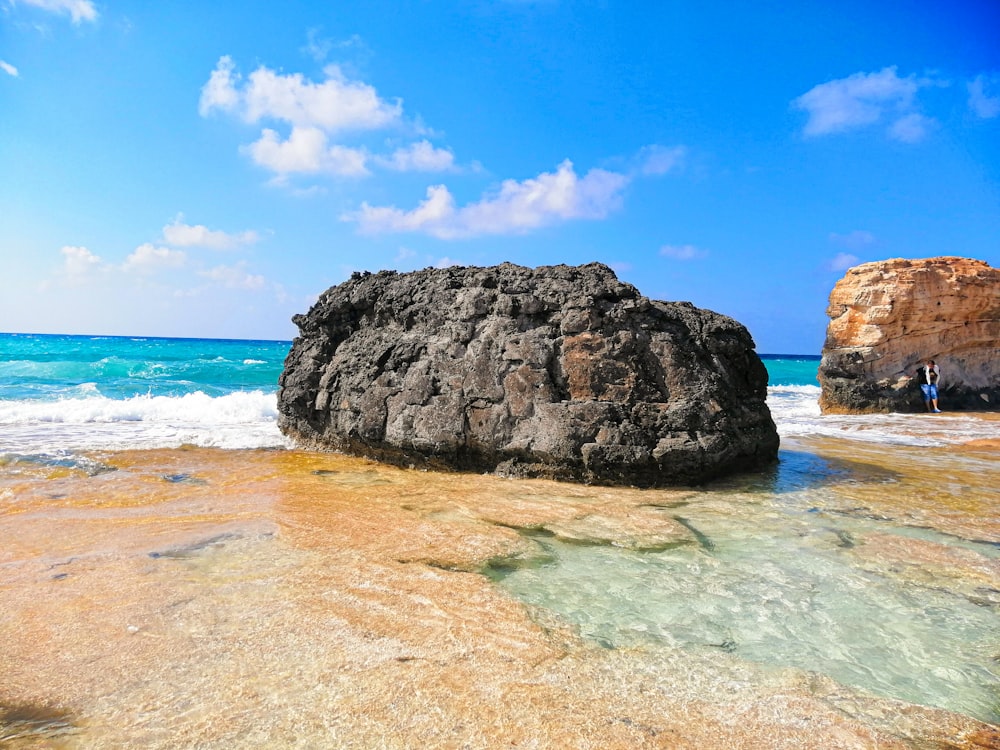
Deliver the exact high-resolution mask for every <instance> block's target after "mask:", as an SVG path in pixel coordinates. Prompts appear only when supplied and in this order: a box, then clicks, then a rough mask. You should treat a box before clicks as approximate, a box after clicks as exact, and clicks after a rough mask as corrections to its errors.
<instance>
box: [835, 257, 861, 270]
mask: <svg viewBox="0 0 1000 750" xmlns="http://www.w3.org/2000/svg"><path fill="white" fill-rule="evenodd" d="M860 260H861V259H860V258H858V256H857V255H852V254H851V253H837V255H835V256H834V257H833V259H832V260H831V261H830V263H829V264H828V266H827V267H828V268H829V269H830V270H831V271H846V270H847V269H848V268H852V267H853V266H856V265H857V264H858V261H860Z"/></svg>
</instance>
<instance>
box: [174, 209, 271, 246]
mask: <svg viewBox="0 0 1000 750" xmlns="http://www.w3.org/2000/svg"><path fill="white" fill-rule="evenodd" d="M258 239H260V237H259V235H258V234H257V233H256V232H253V231H249V230H248V231H245V232H237V233H235V234H230V233H228V232H223V231H220V230H217V229H209V228H208V227H206V226H205V225H203V224H195V225H191V224H185V223H184V216H183V215H182V214H181V215H178V216H177V218H176V219H174V222H173V223H172V224H167V225H166V226H165V227H163V241H164V242H165V243H166V244H168V245H171V246H172V247H208V248H212V249H213V250H231V249H232V248H235V247H239V246H241V245H252V244H253V243H255V242H257V240H258Z"/></svg>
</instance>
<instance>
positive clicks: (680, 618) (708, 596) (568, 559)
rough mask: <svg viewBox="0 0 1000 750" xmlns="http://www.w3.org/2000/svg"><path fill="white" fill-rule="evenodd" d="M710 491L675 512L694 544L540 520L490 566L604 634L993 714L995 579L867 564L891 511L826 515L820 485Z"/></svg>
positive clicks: (614, 644)
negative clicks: (631, 544)
mask: <svg viewBox="0 0 1000 750" xmlns="http://www.w3.org/2000/svg"><path fill="white" fill-rule="evenodd" d="M705 497H706V498H709V500H707V501H705V502H699V503H692V505H691V506H690V507H687V508H685V513H684V515H683V516H682V517H677V516H675V517H674V520H676V521H677V522H678V523H681V524H682V525H683V526H685V527H686V528H687V529H688V530H689V531H690V532H691V534H692V535H693V536H694V537H695V539H697V540H698V543H697V544H691V543H689V544H684V545H678V546H675V547H672V548H670V549H666V550H662V551H658V552H638V551H636V550H630V549H626V548H622V547H620V546H615V545H611V544H603V545H598V544H590V545H581V544H576V543H571V542H568V541H567V540H565V539H562V538H560V537H558V536H547V535H544V534H537V533H536V534H534V535H533V536H532V538H533V539H534V541H535V543H536V544H538V545H539V547H540V548H541V549H542V550H543V554H542V555H540V556H539V557H538V558H536V559H535V560H533V561H532V562H530V563H529V562H527V561H517V562H512V563H507V562H503V561H495V562H493V563H492V564H491V566H489V567H488V569H487V570H486V571H484V572H485V573H486V574H487V575H489V576H490V577H491V578H492V579H493V580H494V581H496V583H497V585H499V586H501V587H502V588H503V589H505V590H507V591H508V592H510V593H511V594H513V595H514V596H516V597H518V598H519V599H521V600H522V601H524V602H525V603H526V604H528V605H529V606H531V607H533V608H540V609H544V610H546V611H549V612H552V613H554V614H555V615H557V616H558V617H560V618H561V619H562V620H563V621H564V622H566V623H567V624H568V625H570V626H572V627H573V628H574V629H575V630H577V631H578V632H579V633H580V635H581V636H582V637H583V638H584V639H587V640H590V641H591V642H593V643H594V644H595V645H599V646H602V647H605V648H609V647H610V648H632V647H643V648H652V649H657V648H664V649H677V648H680V649H688V650H695V651H697V650H704V651H706V652H707V653H710V652H712V651H722V652H726V653H728V654H731V655H733V656H736V657H738V658H741V659H743V660H745V661H747V662H752V663H756V664H758V665H760V666H761V668H795V669H800V670H803V671H807V672H818V673H822V674H825V675H827V676H829V677H831V678H832V679H834V680H836V681H838V682H841V683H843V684H845V685H849V686H852V687H855V688H859V689H861V690H864V691H868V692H871V693H873V694H876V695H880V696H884V697H888V698H895V699H899V700H903V701H907V702H911V703H916V704H921V705H928V706H936V707H941V708H945V709H948V710H953V711H957V712H959V713H965V714H968V715H970V716H973V717H976V718H978V719H981V720H984V721H989V722H997V721H998V720H1000V711H998V705H997V685H998V684H1000V663H998V662H997V661H996V660H995V659H994V656H995V654H996V652H997V633H998V632H1000V613H998V609H997V607H995V606H992V603H991V602H992V599H991V596H992V594H991V587H989V586H983V585H982V584H979V586H978V588H972V587H973V586H974V584H971V583H969V582H967V581H957V580H956V579H954V577H949V576H950V575H952V574H947V575H945V574H941V575H937V573H936V572H935V570H934V568H933V567H927V566H920V564H919V561H917V562H915V563H914V566H913V567H912V570H913V575H914V576H917V577H907V576H908V575H909V573H908V572H907V570H908V566H905V565H904V566H903V569H901V570H897V569H894V566H892V565H886V566H884V568H883V567H880V565H872V564H871V563H870V562H868V561H866V560H865V559H864V558H863V556H859V555H858V552H859V549H856V548H859V547H860V546H861V545H862V544H863V543H864V540H865V537H866V535H868V534H873V535H874V534H885V533H886V531H887V529H886V522H883V521H872V520H871V519H864V518H850V519H844V520H845V522H847V523H845V524H840V523H831V517H830V516H829V515H827V514H825V513H809V512H808V509H809V508H811V507H823V506H824V505H825V504H826V500H827V498H825V497H823V495H822V493H819V494H816V493H802V494H799V495H797V496H796V497H795V498H794V502H789V498H784V497H774V498H771V499H770V500H765V501H762V502H760V503H758V504H747V503H746V502H745V500H746V497H747V495H746V494H745V493H735V494H733V495H732V497H731V498H730V500H729V502H728V504H727V502H726V498H725V497H723V496H721V495H720V493H718V492H717V491H710V492H706V493H705ZM935 541H937V542H939V543H942V542H946V541H947V539H946V538H945V537H937V538H936V539H935ZM970 594H972V595H971V596H970ZM977 597H978V601H977V600H976V599H977Z"/></svg>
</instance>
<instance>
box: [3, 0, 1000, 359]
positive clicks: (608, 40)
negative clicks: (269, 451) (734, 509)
mask: <svg viewBox="0 0 1000 750" xmlns="http://www.w3.org/2000/svg"><path fill="white" fill-rule="evenodd" d="M998 39H1000V3H997V2H995V1H994V0H983V1H982V2H962V1H961V0H954V1H952V2H931V1H924V0H922V1H921V2H919V3H914V2H892V1H887V2H879V3H873V2H870V0H866V1H865V2H851V1H850V0H846V1H842V2H837V3H832V2H830V3H820V2H795V3H788V2H767V1H765V0H762V1H761V2H753V3H749V2H748V3H737V2H704V3H680V2H666V1H664V2H655V3H654V2H612V1H611V0H605V1H602V2H597V1H594V2H588V1H587V0H580V1H578V2H569V1H568V0H534V1H532V0H516V1H515V0H507V1H504V0H492V1H491V2H487V1H486V0H468V1H462V0H453V1H452V2H444V1H440V2H439V1H437V0H420V1H416V0H414V1H411V2H405V1H404V2H383V1H382V0H368V1H367V2H364V3H347V2H341V3H335V2H324V3H320V2H295V1H294V0H291V1H289V2H284V3H275V2H260V1H257V0H243V1H242V2H228V1H227V0H219V1H213V2H211V3H204V2H173V3H162V2H155V1H153V2H150V0H143V1H142V2H139V1H138V0H136V1H132V0H93V1H91V0H0V258H2V260H3V268H4V272H3V273H2V274H0V330H4V331H24V332H29V331H30V332H49V333H85V334H118V335H162V336H203V337H233V338H274V339H286V338H291V337H292V336H293V335H294V334H295V328H294V326H293V325H292V324H291V322H290V320H289V319H290V317H291V316H292V315H293V314H294V313H297V312H305V311H306V310H307V309H308V307H309V305H310V304H311V303H312V301H313V300H315V298H316V296H317V295H318V294H319V293H320V292H322V291H323V290H324V289H326V288H327V287H328V286H330V285H333V284H336V283H340V282H342V281H344V280H345V279H346V278H348V277H349V276H350V274H351V273H352V272H353V271H355V270H372V271H375V270H379V269H383V268H395V269H398V270H401V271H407V270H414V269H418V268H425V267H428V266H440V265H449V264H461V265H492V264H495V263H500V262H503V261H511V262H514V263H519V264H522V265H528V266H536V265H546V264H555V263H570V264H577V263H587V262H591V261H600V262H603V263H606V264H608V265H610V266H611V267H613V268H614V269H615V270H616V272H617V273H618V275H619V277H620V278H622V279H623V280H625V281H628V282H630V283H632V284H634V285H636V286H637V287H638V288H639V289H640V291H641V292H642V293H643V294H646V295H647V296H650V297H653V298H656V299H665V300H689V301H691V302H693V303H694V304H696V305H698V306H700V307H707V308H710V309H713V310H716V311H718V312H722V313H725V314H727V315H731V316H733V317H735V318H736V319H737V320H739V321H740V322H742V323H744V324H745V325H746V326H747V327H748V328H749V329H750V331H751V333H752V334H753V336H754V339H755V340H756V342H757V347H758V351H760V352H763V353H819V350H820V348H821V346H822V342H823V337H824V334H825V329H826V323H827V318H826V303H827V297H828V295H829V292H830V289H831V288H832V287H833V284H834V283H835V282H836V281H837V279H839V278H840V277H841V276H842V275H843V272H844V270H845V269H846V268H847V267H849V266H851V265H854V264H857V263H860V262H865V261H870V260H880V259H885V258H893V257H911V258H923V257H932V256H937V255H961V256H965V257H971V258H978V259H980V260H984V261H987V262H989V263H990V264H991V265H994V266H997V265H1000V44H998V42H997V40H998Z"/></svg>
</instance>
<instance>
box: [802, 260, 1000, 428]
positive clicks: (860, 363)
mask: <svg viewBox="0 0 1000 750" xmlns="http://www.w3.org/2000/svg"><path fill="white" fill-rule="evenodd" d="M827 315H829V317H830V324H829V326H828V328H827V334H826V343H825V344H824V346H823V359H822V362H821V363H820V369H819V380H820V385H821V386H822V395H821V397H820V406H821V407H822V409H823V410H824V411H826V412H887V411H922V410H923V409H924V404H923V400H922V397H921V394H920V389H919V387H918V386H917V384H916V381H915V379H913V376H914V373H915V371H916V369H917V367H918V366H919V365H920V363H921V362H922V361H923V360H925V359H928V358H930V359H933V360H934V361H935V362H936V363H937V364H938V366H939V367H940V368H941V381H940V384H939V388H940V392H941V399H940V402H941V408H942V409H945V410H956V409H958V410H997V409H1000V269H996V268H992V267H991V266H989V265H988V264H986V263H984V262H982V261H978V260H971V259H968V258H958V257H940V258H928V259H924V260H905V259H901V258H897V259H893V260H885V261H877V262H874V263H864V264H862V265H859V266H855V267H854V268H851V269H849V270H848V271H847V273H846V275H845V276H844V278H842V279H841V280H840V281H838V282H837V284H836V285H835V286H834V288H833V291H832V292H831V293H830V305H829V307H828V308H827Z"/></svg>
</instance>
